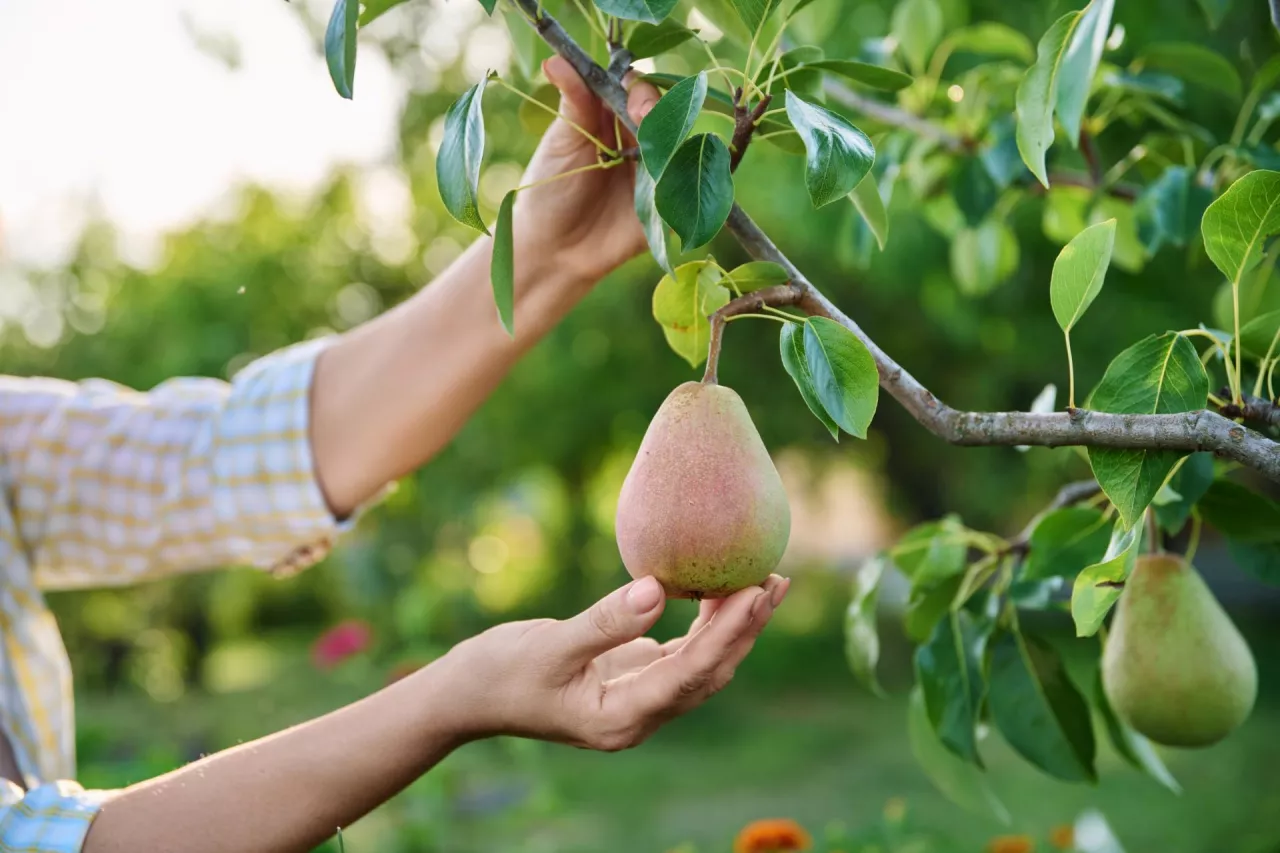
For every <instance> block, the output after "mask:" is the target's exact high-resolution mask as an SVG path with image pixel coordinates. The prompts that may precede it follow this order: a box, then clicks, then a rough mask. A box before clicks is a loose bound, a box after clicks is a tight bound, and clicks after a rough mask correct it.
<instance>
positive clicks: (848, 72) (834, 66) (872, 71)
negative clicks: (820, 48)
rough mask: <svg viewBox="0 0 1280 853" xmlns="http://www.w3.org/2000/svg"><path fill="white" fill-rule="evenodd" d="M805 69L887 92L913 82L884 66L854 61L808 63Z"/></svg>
mask: <svg viewBox="0 0 1280 853" xmlns="http://www.w3.org/2000/svg"><path fill="white" fill-rule="evenodd" d="M804 67H805V68H817V69H818V70H820V71H826V72H829V73H831V74H838V75H840V76H841V77H843V78H845V79H846V80H850V81H852V82H854V83H860V84H861V85H863V86H868V87H870V88H872V89H880V90H883V91H885V92H896V91H898V90H899V89H905V88H907V87H908V86H910V85H911V82H912V80H911V76H910V75H909V74H903V73H902V72H901V71H896V70H894V69H892V68H885V67H884V66H883V65H871V64H869V63H866V62H858V61H857V60H853V59H822V60H818V61H817V62H806V63H804Z"/></svg>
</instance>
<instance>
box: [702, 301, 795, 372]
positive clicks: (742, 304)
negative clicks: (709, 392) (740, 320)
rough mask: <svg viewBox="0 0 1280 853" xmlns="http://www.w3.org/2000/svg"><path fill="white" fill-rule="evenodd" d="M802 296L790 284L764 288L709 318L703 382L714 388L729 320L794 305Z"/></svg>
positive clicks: (729, 304) (730, 304) (723, 308)
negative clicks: (709, 328) (709, 325)
mask: <svg viewBox="0 0 1280 853" xmlns="http://www.w3.org/2000/svg"><path fill="white" fill-rule="evenodd" d="M803 295H804V291H803V290H801V289H800V288H799V287H796V286H794V285H790V284H779V285H777V286H775V287H766V288H764V289H762V290H756V291H753V292H752V293H748V294H745V295H743V296H739V297H738V298H737V299H734V300H732V301H730V302H728V303H726V304H725V305H724V307H722V308H720V309H719V310H718V311H716V312H715V313H714V314H712V315H711V317H710V320H711V340H710V342H709V345H708V347H707V369H706V372H705V373H703V375H702V381H703V382H704V383H706V384H708V385H714V384H715V383H716V382H717V380H718V377H717V371H718V370H719V367H720V347H721V345H722V344H723V342H724V327H725V325H726V324H727V323H728V322H729V318H730V317H738V316H741V315H743V314H754V313H756V312H757V311H760V310H761V309H763V308H764V307H765V306H766V305H769V306H772V307H774V308H781V307H783V306H786V305H795V304H796V303H797V302H799V301H800V298H801V297H802V296H803Z"/></svg>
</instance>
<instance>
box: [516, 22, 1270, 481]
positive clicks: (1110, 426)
mask: <svg viewBox="0 0 1280 853" xmlns="http://www.w3.org/2000/svg"><path fill="white" fill-rule="evenodd" d="M515 2H517V3H518V4H520V6H521V7H522V8H523V9H524V11H525V12H526V13H527V14H528V15H529V17H530V18H534V19H537V23H536V25H535V26H536V27H537V29H538V32H539V33H540V34H541V35H542V37H543V38H544V39H545V40H546V42H547V43H548V44H549V45H550V46H551V47H552V48H553V49H554V50H555V51H556V52H558V53H559V54H560V55H561V56H563V57H564V58H565V59H566V60H568V61H569V63H570V64H571V65H572V66H573V67H574V68H575V69H576V70H577V71H578V73H579V74H580V75H581V76H582V79H583V80H584V81H586V83H587V85H588V86H589V87H590V88H591V90H592V91H593V92H595V93H596V94H597V95H598V96H599V97H600V98H601V100H603V101H604V103H605V104H607V105H608V107H609V109H611V110H612V111H613V112H614V114H615V115H617V116H618V119H619V120H620V121H621V122H622V123H623V125H624V126H625V127H626V128H627V129H628V130H631V131H633V132H634V131H635V123H634V122H633V121H631V117H630V116H629V115H628V114H627V93H626V92H625V91H624V90H623V88H622V87H621V86H620V85H619V84H618V82H617V81H616V80H614V79H613V78H612V77H610V76H609V73H608V72H607V71H605V69H603V68H601V67H600V66H599V65H598V64H597V63H596V62H595V61H594V60H592V59H591V57H590V56H588V55H587V54H586V53H585V52H584V51H583V50H582V48H581V47H579V46H578V44H577V43H576V42H574V41H573V39H572V38H571V37H570V36H569V35H568V33H566V32H565V31H564V29H563V28H562V27H561V26H560V25H559V24H558V23H556V21H555V20H553V19H552V18H551V17H550V16H548V15H546V14H543V16H542V17H541V18H540V19H538V18H537V12H538V0H515ZM833 94H834V93H833ZM878 106H879V107H883V106H884V105H883V104H878ZM895 111H896V112H901V111H900V110H895ZM868 114H870V113H868ZM903 115H905V116H907V117H908V118H910V119H911V120H912V122H911V123H904V124H903V125H902V126H904V127H911V128H912V129H913V130H916V131H917V132H920V133H923V134H925V135H928V136H931V137H932V138H935V139H939V136H938V133H939V131H941V128H938V127H937V126H936V125H933V124H932V123H929V122H923V120H920V119H918V118H916V117H915V116H911V115H910V114H903ZM921 123H922V124H924V125H925V127H919V126H916V125H917V124H921ZM942 132H943V133H944V134H945V133H946V132H945V131H942ZM946 136H947V137H949V138H950V139H951V140H954V143H953V142H948V141H946V140H945V139H939V141H941V142H943V144H945V145H947V146H948V147H953V144H954V145H958V146H959V148H958V149H956V150H964V149H965V148H966V146H967V145H968V143H966V142H965V141H964V140H960V139H959V138H958V137H954V136H951V135H950V134H946ZM725 227H726V228H727V229H728V230H729V232H730V233H732V234H733V235H734V236H735V237H736V238H737V239H738V242H739V243H741V244H742V247H743V248H744V249H745V250H746V251H747V252H748V253H749V254H750V255H751V256H752V257H753V258H755V259H756V260H762V261H772V262H774V263H776V264H778V265H779V266H781V267H782V268H783V269H784V270H786V271H787V274H788V276H789V277H790V280H791V284H790V285H789V286H788V287H786V288H784V289H785V290H786V291H788V296H787V299H788V300H791V299H792V297H791V295H790V291H792V290H798V291H799V297H798V298H796V299H795V300H794V301H788V302H786V303H780V304H795V305H796V306H797V307H799V308H800V309H801V310H802V311H804V312H805V313H807V314H810V315H814V316H820V317H827V318H830V319H832V320H835V321H836V322H838V323H840V324H841V325H843V326H844V327H845V328H847V329H848V330H849V331H850V332H852V333H853V334H854V335H856V336H857V337H858V339H859V340H860V341H862V343H863V345H865V346H866V347H867V350H868V351H869V352H870V353H871V356H872V358H874V359H875V363H876V368H877V369H878V371H879V373H880V386H881V387H882V388H883V389H884V390H885V391H886V392H888V394H889V395H890V396H892V397H893V398H894V399H895V400H897V401H898V403H900V404H901V405H902V407H903V408H905V409H906V410H907V411H908V412H909V413H910V414H911V415H912V417H914V418H915V419H916V420H917V421H919V422H920V423H921V425H923V426H924V427H925V429H927V430H929V431H930V432H932V433H933V434H934V435H937V436H938V437H940V438H942V439H944V440H946V441H949V442H951V443H952V444H956V445H961V446H968V447H976V446H1016V445H1033V446H1040V447H1061V446H1067V445H1075V446H1086V447H1114V448H1124V449H1130V450H1156V449H1163V450H1181V451H1185V452H1193V451H1200V450H1207V451H1213V452H1215V453H1217V454H1219V455H1221V456H1223V457H1226V458H1229V459H1233V460H1235V461H1237V462H1239V463H1241V464H1243V465H1245V466H1247V467H1249V468H1252V469H1254V470H1256V471H1259V472H1260V473H1262V474H1264V475H1266V476H1267V477H1269V478H1270V479H1272V480H1276V481H1280V444H1278V443H1277V442H1274V441H1272V440H1270V439H1268V438H1266V437H1265V436H1263V435H1261V434H1260V433H1257V432H1254V431H1252V430H1249V429H1246V428H1245V427H1243V426H1241V425H1240V424H1237V423H1235V422H1234V421H1231V420H1228V419H1227V418H1225V417H1223V416H1222V415H1218V414H1215V413H1213V412H1208V411H1203V410H1202V411H1196V412H1185V413H1182V414H1176V415H1116V414H1107V413H1104V412H1090V411H1084V410H1080V409H1077V410H1073V411H1071V412H1060V413H1052V414H1035V413H1029V412H965V411H960V410H957V409H953V408H951V407H950V406H948V405H947V404H946V403H944V402H942V401H941V400H939V399H938V398H937V397H935V396H934V395H933V394H932V393H931V392H930V391H929V389H927V388H925V387H924V386H923V385H921V384H920V382H919V381H918V380H917V379H916V378H915V377H914V376H912V375H911V374H910V373H909V372H907V370H906V369H905V368H903V367H902V366H901V365H900V364H898V363H897V362H896V361H894V360H893V359H892V358H890V357H889V355H888V354H887V353H885V351H884V350H882V349H880V347H879V346H878V345H877V344H876V342H875V341H873V340H872V339H871V338H870V337H869V336H868V335H867V333H866V332H864V331H863V330H862V328H861V327H860V326H859V325H858V324H857V323H856V322H854V321H853V319H851V318H850V317H849V316H847V315H846V314H845V313H844V312H842V311H841V310H840V309H839V308H837V307H836V306H835V305H834V304H832V302H831V300H829V299H827V297H826V296H824V295H823V294H822V293H821V291H819V290H818V289H817V288H816V287H814V286H813V284H811V283H810V282H809V280H808V279H807V278H805V276H804V274H803V273H801V272H800V270H799V269H797V268H796V266H795V264H793V263H792V262H791V260H790V259H789V258H788V257H787V256H786V255H784V254H783V253H782V252H781V251H780V250H779V249H778V247H777V246H776V245H774V243H773V241H772V240H770V239H769V236H768V235H767V234H765V233H764V231H763V230H761V228H760V226H759V225H757V224H756V223H755V221H754V220H752V219H751V217H750V216H749V215H748V214H747V212H746V211H745V210H743V209H742V207H741V206H739V205H737V204H734V206H733V209H732V210H731V211H730V213H729V218H728V221H727V222H726V223H725ZM773 290H774V288H770V290H769V291H760V294H761V298H762V299H768V298H770V297H768V296H766V295H765V294H769V293H770V292H771V291H773ZM766 304H771V303H767V302H766Z"/></svg>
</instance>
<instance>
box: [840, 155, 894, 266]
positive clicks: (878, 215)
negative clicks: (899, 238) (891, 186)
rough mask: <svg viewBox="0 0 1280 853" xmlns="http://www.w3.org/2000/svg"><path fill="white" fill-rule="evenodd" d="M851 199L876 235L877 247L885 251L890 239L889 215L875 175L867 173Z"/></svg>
mask: <svg viewBox="0 0 1280 853" xmlns="http://www.w3.org/2000/svg"><path fill="white" fill-rule="evenodd" d="M849 198H851V199H852V200H853V206H854V207H856V208H857V209H858V213H859V215H861V216H862V218H863V220H864V221H865V222H866V223H867V227H868V228H870V229H871V233H872V234H874V235H875V238H876V245H878V246H879V247H880V248H881V250H883V249H884V244H885V241H886V240H888V239H889V214H888V212H886V211H885V209H884V199H882V198H881V197H880V187H879V186H878V185H877V184H876V176H875V173H874V172H867V174H866V175H865V176H864V177H863V179H862V180H861V181H858V185H857V186H856V187H854V188H853V194H852V195H850V196H849Z"/></svg>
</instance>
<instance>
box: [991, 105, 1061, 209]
mask: <svg viewBox="0 0 1280 853" xmlns="http://www.w3.org/2000/svg"><path fill="white" fill-rule="evenodd" d="M978 156H979V157H981V158H982V165H984V166H986V167H987V172H988V174H990V175H991V177H992V179H994V180H995V182H996V185H997V186H999V187H1000V188H1001V189H1004V188H1005V187H1007V186H1009V184H1011V183H1013V182H1014V181H1015V180H1017V179H1018V178H1020V177H1022V175H1023V169H1024V168H1025V167H1024V166H1023V164H1022V155H1021V154H1019V153H1018V123H1017V119H1016V118H1015V117H1014V116H1011V115H1003V116H1000V117H999V118H997V119H996V120H995V121H993V122H992V123H991V126H990V127H989V128H988V129H987V139H986V142H985V144H984V145H983V146H982V149H981V151H979V153H978ZM1050 195H1051V196H1052V194H1050Z"/></svg>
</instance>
